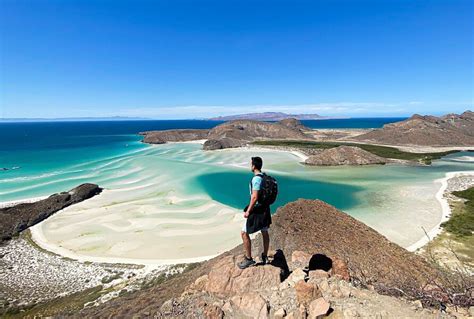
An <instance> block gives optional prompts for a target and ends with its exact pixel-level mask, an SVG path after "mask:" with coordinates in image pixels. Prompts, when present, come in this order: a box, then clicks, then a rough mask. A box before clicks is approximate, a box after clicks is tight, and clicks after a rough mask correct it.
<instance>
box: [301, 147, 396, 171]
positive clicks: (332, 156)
mask: <svg viewBox="0 0 474 319" xmlns="http://www.w3.org/2000/svg"><path fill="white" fill-rule="evenodd" d="M388 162H389V160H388V159H386V158H383V157H380V156H377V155H375V154H372V153H370V152H367V151H365V150H363V149H361V148H359V147H356V146H344V145H343V146H339V147H334V148H330V149H326V150H324V151H322V152H320V153H318V154H315V155H311V156H309V157H308V158H307V159H306V161H305V164H308V165H317V166H337V165H370V164H385V163H388Z"/></svg>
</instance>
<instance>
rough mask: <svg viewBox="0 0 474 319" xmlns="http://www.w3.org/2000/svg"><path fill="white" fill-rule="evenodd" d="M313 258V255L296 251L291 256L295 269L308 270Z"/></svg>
mask: <svg viewBox="0 0 474 319" xmlns="http://www.w3.org/2000/svg"><path fill="white" fill-rule="evenodd" d="M311 257H312V255H311V254H309V253H307V252H304V251H301V250H295V251H294V252H293V253H292V254H291V263H292V264H293V267H295V268H307V267H308V265H309V261H310V260H311Z"/></svg>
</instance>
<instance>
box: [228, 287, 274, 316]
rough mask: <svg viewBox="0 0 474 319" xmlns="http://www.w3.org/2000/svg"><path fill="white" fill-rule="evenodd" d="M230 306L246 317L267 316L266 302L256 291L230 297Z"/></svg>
mask: <svg viewBox="0 0 474 319" xmlns="http://www.w3.org/2000/svg"><path fill="white" fill-rule="evenodd" d="M231 303H232V306H233V307H232V308H233V309H234V310H235V311H236V312H237V313H240V314H241V315H243V316H245V317H248V318H268V317H269V316H268V310H269V309H268V304H267V302H266V301H265V299H263V298H262V296H260V295H259V294H258V293H256V292H248V293H245V294H242V295H236V296H234V297H232V298H231Z"/></svg>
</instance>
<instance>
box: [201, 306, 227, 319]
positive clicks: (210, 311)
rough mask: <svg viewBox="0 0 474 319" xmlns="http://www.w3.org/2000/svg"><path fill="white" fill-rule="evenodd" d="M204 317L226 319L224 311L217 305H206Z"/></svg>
mask: <svg viewBox="0 0 474 319" xmlns="http://www.w3.org/2000/svg"><path fill="white" fill-rule="evenodd" d="M204 315H205V316H206V318H208V319H222V318H224V311H222V309H221V308H220V307H219V306H217V305H206V306H205V307H204Z"/></svg>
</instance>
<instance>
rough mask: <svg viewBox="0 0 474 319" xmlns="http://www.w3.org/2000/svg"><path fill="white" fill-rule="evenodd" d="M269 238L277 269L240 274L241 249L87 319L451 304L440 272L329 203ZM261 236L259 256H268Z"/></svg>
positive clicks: (292, 216) (308, 206)
mask: <svg viewBox="0 0 474 319" xmlns="http://www.w3.org/2000/svg"><path fill="white" fill-rule="evenodd" d="M237 235H238V234H237ZM270 236H271V248H273V250H272V253H271V254H270V255H271V256H270V257H271V264H270V265H266V266H263V265H257V266H256V267H251V268H248V269H246V270H240V269H238V267H236V262H237V261H238V260H239V259H240V258H241V252H242V246H238V247H236V248H234V249H233V250H231V251H229V252H226V253H224V254H222V255H220V256H218V257H216V258H214V259H211V260H209V261H206V262H203V263H201V264H198V265H197V266H194V267H192V268H191V269H190V270H188V271H186V272H184V273H182V274H180V275H177V276H174V277H171V278H169V279H165V280H163V281H162V282H160V283H158V284H156V285H155V286H153V287H151V288H147V289H144V290H141V291H137V292H134V293H130V294H128V295H125V296H119V297H118V298H116V299H114V300H111V301H109V302H106V303H105V304H102V305H100V306H98V307H94V308H90V309H85V310H83V312H82V313H81V316H86V317H131V316H134V315H135V316H139V317H155V318H223V317H226V318H227V317H228V318H270V317H272V318H277V317H279V318H282V317H284V316H286V317H287V318H306V317H307V316H308V318H317V316H319V315H324V314H329V313H331V312H332V313H334V314H337V315H338V317H336V318H353V317H358V316H363V317H364V316H374V317H375V315H379V316H382V317H397V318H401V317H404V318H408V317H410V318H431V317H434V315H433V313H432V312H430V310H422V309H421V307H422V305H421V303H420V302H419V301H418V303H415V304H411V303H407V302H406V301H403V300H399V299H397V298H395V296H400V295H401V294H403V295H405V297H410V296H411V297H413V298H416V297H417V296H420V295H421V293H422V292H424V291H429V292H430V293H431V296H432V298H435V299H437V300H440V301H443V300H444V301H446V300H445V299H446V296H445V295H444V294H443V292H442V290H440V289H439V288H437V287H438V285H439V286H441V287H442V285H443V284H445V281H444V279H442V278H443V277H441V276H440V274H439V272H438V270H437V269H435V268H433V267H431V266H430V265H429V264H428V263H427V262H426V261H425V260H424V259H423V258H421V257H419V256H417V255H415V254H413V253H410V252H408V251H406V250H405V249H403V248H401V247H399V246H397V245H396V244H393V243H391V242H390V241H388V240H387V239H386V238H385V237H383V236H382V235H380V234H379V233H377V232H376V231H375V230H373V229H371V228H370V227H368V226H366V225H364V224H363V223H361V222H359V221H357V220H355V219H354V218H352V217H350V216H349V215H347V214H345V213H343V212H340V211H338V210H337V209H336V208H334V207H333V206H331V205H328V204H326V203H324V202H322V201H319V200H302V199H301V200H298V201H295V202H292V203H289V204H287V205H286V206H284V207H282V208H279V209H278V211H277V214H276V215H275V216H274V220H273V225H272V227H271V232H270ZM258 237H259V236H257V238H256V240H254V241H253V244H254V250H253V252H254V255H258V254H259V252H261V247H260V244H261V239H260V238H258ZM364 287H365V289H362V288H364ZM379 293H381V294H383V295H380V294H379ZM388 295H390V296H391V297H389V296H388ZM424 302H425V301H424ZM415 305H416V306H415ZM436 314H438V313H436Z"/></svg>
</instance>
